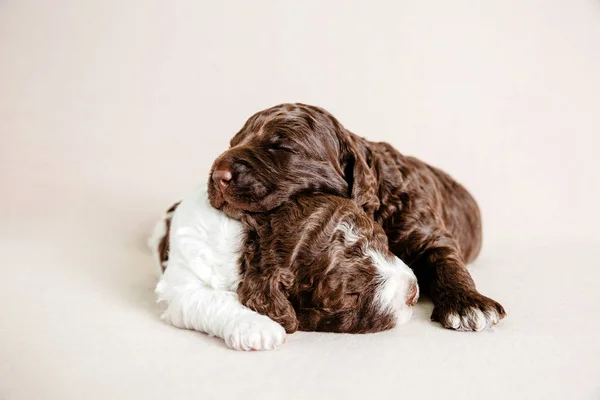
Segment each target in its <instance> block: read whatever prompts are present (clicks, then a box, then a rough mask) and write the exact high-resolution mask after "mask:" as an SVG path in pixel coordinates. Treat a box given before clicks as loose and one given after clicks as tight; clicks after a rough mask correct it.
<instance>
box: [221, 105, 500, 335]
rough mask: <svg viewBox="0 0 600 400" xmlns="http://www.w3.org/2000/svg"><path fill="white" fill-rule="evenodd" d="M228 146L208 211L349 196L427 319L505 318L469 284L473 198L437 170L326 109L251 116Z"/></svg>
mask: <svg viewBox="0 0 600 400" xmlns="http://www.w3.org/2000/svg"><path fill="white" fill-rule="evenodd" d="M230 146H231V147H230V149H229V150H227V151H226V152H225V153H223V154H222V155H221V156H220V157H218V158H217V160H216V161H215V162H214V164H213V168H212V171H211V179H212V182H209V198H210V201H211V204H212V205H213V206H214V207H216V208H219V209H222V210H223V211H224V212H225V213H226V214H228V215H229V216H231V217H233V218H237V219H243V218H242V217H243V216H245V215H252V214H254V213H257V212H265V211H270V210H273V209H275V208H276V207H278V206H280V205H282V204H284V203H285V202H287V201H289V200H290V199H295V198H300V197H301V196H302V195H305V194H314V193H325V194H333V195H337V196H343V197H347V198H351V199H352V200H353V201H354V202H355V203H356V204H357V205H358V206H360V207H362V208H363V210H364V211H365V212H366V213H367V215H369V216H370V217H371V218H372V219H373V220H374V221H376V222H378V223H379V224H380V225H381V226H382V227H383V229H384V231H385V233H386V234H387V237H388V240H389V247H390V249H391V251H392V252H393V253H394V254H396V255H397V256H398V257H400V258H401V259H402V260H403V261H404V262H406V263H407V264H408V265H409V266H410V267H411V268H412V269H413V270H414V272H415V274H416V276H417V278H418V280H419V286H420V288H421V290H423V291H424V292H426V293H428V294H429V295H430V296H431V297H432V299H433V302H434V305H435V307H434V310H433V314H432V319H433V320H435V321H439V322H440V323H441V324H442V325H443V326H445V327H447V328H452V329H459V330H482V329H484V328H486V327H489V326H492V325H494V324H496V323H497V322H498V321H499V320H500V319H501V318H503V317H504V315H505V312H504V309H503V308H502V306H501V305H500V304H499V303H497V302H495V301H494V300H492V299H490V298H487V297H485V296H483V295H481V294H480V293H479V292H478V291H477V290H476V288H475V283H474V282H473V279H472V278H471V276H470V274H469V272H468V271H467V269H466V267H465V264H466V263H468V262H470V261H472V260H473V259H474V258H475V257H476V256H477V254H478V253H479V250H480V247H481V217H480V213H479V209H478V207H477V204H476V202H475V200H474V199H473V198H472V197H471V195H470V194H469V193H468V192H467V191H466V190H465V188H463V187H462V186H461V185H460V184H458V183H457V182H456V181H454V180H453V179H452V178H451V177H450V176H448V175H447V174H445V173H444V172H442V171H440V170H439V169H436V168H434V167H431V166H429V165H427V164H425V163H424V162H422V161H419V160H417V159H416V158H412V157H407V156H404V155H402V154H400V153H399V152H398V151H396V150H395V149H394V148H393V147H392V146H391V145H389V144H387V143H375V142H370V141H368V140H366V139H363V138H361V137H358V136H356V135H355V134H353V133H351V132H350V131H348V130H347V129H345V128H344V127H343V126H342V125H341V124H340V123H339V122H338V121H337V120H336V119H335V118H334V117H333V116H332V115H331V114H330V113H328V112H327V111H325V110H323V109H321V108H318V107H314V106H309V105H304V104H282V105H279V106H275V107H272V108H269V109H267V110H263V111H260V112H258V113H256V114H255V115H253V116H252V117H250V119H248V121H247V122H246V124H245V125H244V126H243V127H242V129H241V130H240V131H239V132H238V133H237V134H236V135H235V136H234V138H233V139H232V140H231V143H230Z"/></svg>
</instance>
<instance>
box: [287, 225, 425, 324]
mask: <svg viewBox="0 0 600 400" xmlns="http://www.w3.org/2000/svg"><path fill="white" fill-rule="evenodd" d="M376 228H377V227H376ZM355 229H356V227H353V226H351V225H350V224H345V223H344V224H341V225H340V226H339V228H338V230H337V234H339V239H340V241H339V242H338V243H339V246H336V245H334V246H333V247H332V251H331V252H330V253H329V255H328V256H329V257H331V258H334V259H336V260H334V262H333V265H335V267H334V268H328V269H325V270H321V271H315V270H312V271H310V272H308V273H306V274H304V275H303V272H302V271H299V274H300V280H301V282H300V284H299V288H300V290H299V293H298V296H297V299H296V301H295V302H296V303H297V304H296V306H295V307H296V309H297V318H298V321H299V326H300V329H301V330H309V331H324V332H346V333H367V332H378V331H383V330H386V329H390V328H393V327H394V326H395V325H396V324H399V323H404V322H406V321H407V320H408V319H409V318H410V316H411V315H412V306H413V305H414V304H415V303H416V301H417V299H418V297H419V289H418V285H417V279H416V277H415V275H414V273H413V272H412V270H411V269H410V268H409V267H408V266H406V264H404V263H403V262H402V261H401V260H400V259H399V258H398V257H395V256H394V255H392V254H391V253H390V252H389V250H388V249H387V240H386V238H385V234H384V232H383V230H381V231H378V229H375V230H376V233H375V235H374V237H371V238H369V237H368V236H363V235H361V234H360V233H359V232H356V231H355ZM302 282H304V283H305V284H306V288H307V290H302ZM311 289H312V290H311Z"/></svg>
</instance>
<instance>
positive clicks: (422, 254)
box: [393, 225, 506, 331]
mask: <svg viewBox="0 0 600 400" xmlns="http://www.w3.org/2000/svg"><path fill="white" fill-rule="evenodd" d="M393 250H395V251H394V252H395V253H397V254H398V253H399V254H398V255H399V257H401V258H402V259H403V260H405V261H406V262H407V264H408V265H410V267H411V268H412V269H413V271H414V272H415V275H416V276H417V279H418V281H419V286H420V287H421V290H425V291H427V292H428V293H429V294H430V296H431V298H432V300H433V304H434V309H433V313H432V315H431V319H432V320H434V321H438V322H439V323H441V324H442V325H443V326H444V327H446V328H450V329H456V330H462V331H480V330H483V329H485V328H487V327H491V326H493V325H495V324H496V323H498V321H499V320H500V319H502V318H504V316H505V315H506V313H505V311H504V308H503V307H502V306H501V305H500V304H499V303H498V302H496V301H494V300H492V299H490V298H488V297H485V296H483V295H482V294H480V293H479V292H478V291H477V289H476V288H475V282H473V279H472V278H471V275H470V274H469V271H467V268H466V265H465V262H464V260H463V258H462V256H461V252H460V247H459V245H458V243H457V241H456V240H455V239H454V238H453V237H452V235H450V234H449V233H448V232H447V231H446V230H445V229H444V228H442V227H438V226H435V225H425V226H424V225H420V226H417V227H415V228H414V229H411V230H410V231H408V232H405V233H404V238H403V239H402V245H401V246H398V245H397V246H396V248H395V249H393Z"/></svg>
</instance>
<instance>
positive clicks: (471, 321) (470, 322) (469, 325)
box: [446, 307, 501, 332]
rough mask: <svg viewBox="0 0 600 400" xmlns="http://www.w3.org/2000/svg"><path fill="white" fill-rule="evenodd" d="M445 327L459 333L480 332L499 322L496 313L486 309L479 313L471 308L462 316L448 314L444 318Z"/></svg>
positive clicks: (498, 316) (476, 309) (478, 310)
mask: <svg viewBox="0 0 600 400" xmlns="http://www.w3.org/2000/svg"><path fill="white" fill-rule="evenodd" d="M446 318H447V319H446V322H447V325H448V326H449V327H450V328H452V329H456V330H459V331H477V332H479V331H482V330H484V329H487V328H491V327H492V326H494V325H496V324H497V323H498V321H500V319H501V317H500V315H499V314H498V311H496V310H494V309H488V310H486V311H481V310H480V309H479V308H474V307H471V308H469V309H467V310H466V312H465V313H464V314H463V315H458V314H457V313H450V314H448V316H447V317H446Z"/></svg>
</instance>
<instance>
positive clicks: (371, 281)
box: [238, 195, 419, 333]
mask: <svg viewBox="0 0 600 400" xmlns="http://www.w3.org/2000/svg"><path fill="white" fill-rule="evenodd" d="M252 219H253V220H252V224H251V225H253V226H254V227H255V228H254V230H250V231H249V232H248V236H247V240H246V246H245V249H244V252H243V259H242V260H243V262H242V274H243V276H244V278H243V281H242V284H241V286H240V287H239V288H238V294H239V296H240V301H241V302H242V304H244V305H246V306H247V307H249V308H251V309H253V310H255V311H257V312H259V313H261V314H264V315H267V316H269V317H271V318H272V319H273V320H274V321H276V322H278V323H280V324H281V325H282V326H283V327H284V328H285V329H286V331H287V332H294V331H296V330H297V329H300V330H303V331H326V332H345V333H367V332H377V331H382V330H386V329H390V328H392V327H394V326H395V325H396V323H397V322H405V321H407V320H408V318H410V315H411V308H410V307H411V306H412V305H413V304H415V302H416V301H417V298H418V293H419V291H418V286H417V279H416V277H415V276H414V274H413V272H412V270H411V269H410V268H408V267H407V266H406V265H405V264H404V263H403V262H402V261H401V260H400V259H399V258H398V257H396V256H394V255H393V254H392V253H391V252H390V251H389V249H388V242H387V237H386V235H385V232H384V231H383V229H382V228H381V226H379V225H378V224H376V223H374V222H373V220H371V219H370V218H369V217H368V216H367V215H366V214H365V213H364V211H362V209H360V208H359V207H358V206H357V205H356V204H355V203H353V202H352V201H351V200H349V199H344V198H341V197H336V196H331V195H314V196H310V195H307V196H300V197H299V198H295V199H291V200H290V201H288V202H286V203H284V204H283V205H282V206H281V207H278V208H276V209H275V210H273V211H272V212H269V213H266V214H256V215H253V216H252Z"/></svg>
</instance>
